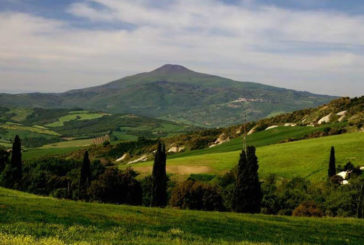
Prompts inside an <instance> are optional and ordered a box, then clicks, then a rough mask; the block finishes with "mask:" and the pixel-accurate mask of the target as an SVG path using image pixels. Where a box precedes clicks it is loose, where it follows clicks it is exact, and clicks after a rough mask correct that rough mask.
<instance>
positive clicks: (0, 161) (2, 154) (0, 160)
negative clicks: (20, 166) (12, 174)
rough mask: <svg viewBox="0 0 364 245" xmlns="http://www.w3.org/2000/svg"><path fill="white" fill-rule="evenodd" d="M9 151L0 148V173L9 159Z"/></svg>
mask: <svg viewBox="0 0 364 245" xmlns="http://www.w3.org/2000/svg"><path fill="white" fill-rule="evenodd" d="M9 155H10V154H9V152H7V151H6V150H5V149H1V148H0V174H1V172H2V171H3V170H4V168H5V165H6V164H7V163H8V161H9Z"/></svg>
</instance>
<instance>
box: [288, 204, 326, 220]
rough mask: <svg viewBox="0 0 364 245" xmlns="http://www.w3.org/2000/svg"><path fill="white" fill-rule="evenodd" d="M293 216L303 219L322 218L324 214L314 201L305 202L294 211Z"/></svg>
mask: <svg viewBox="0 0 364 245" xmlns="http://www.w3.org/2000/svg"><path fill="white" fill-rule="evenodd" d="M292 215H293V216H302V217H303V216H304V217H322V216H323V212H322V211H321V209H320V208H319V207H318V206H317V205H316V203H315V202H314V201H305V202H303V203H301V204H300V205H299V206H298V207H297V208H295V210H293V213H292Z"/></svg>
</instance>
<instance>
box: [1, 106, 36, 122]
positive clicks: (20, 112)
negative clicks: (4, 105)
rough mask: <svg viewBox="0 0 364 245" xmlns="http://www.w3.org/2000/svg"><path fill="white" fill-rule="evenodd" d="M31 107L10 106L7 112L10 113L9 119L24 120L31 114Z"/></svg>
mask: <svg viewBox="0 0 364 245" xmlns="http://www.w3.org/2000/svg"><path fill="white" fill-rule="evenodd" d="M32 112H33V109H29V108H21V107H18V108H11V109H10V111H9V112H7V114H12V115H13V116H12V117H11V120H14V121H16V122H21V121H24V120H25V119H26V118H27V117H28V116H29V115H30V114H32Z"/></svg>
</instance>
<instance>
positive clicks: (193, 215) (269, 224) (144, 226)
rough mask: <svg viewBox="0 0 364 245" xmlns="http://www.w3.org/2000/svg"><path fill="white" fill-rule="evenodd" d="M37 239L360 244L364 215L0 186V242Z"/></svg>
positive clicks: (51, 241)
mask: <svg viewBox="0 0 364 245" xmlns="http://www.w3.org/2000/svg"><path fill="white" fill-rule="evenodd" d="M11 242H13V243H11ZM16 242H18V243H16ZM41 242H42V243H43V244H76V243H77V244H80V243H81V242H82V244H166V245H167V244H333V245H335V244H340V245H341V244H363V243H364V220H359V219H349V218H295V217H284V216H267V215H249V214H236V213H219V212H203V211H187V210H177V209H170V208H166V209H159V208H146V207H133V206H125V205H109V204H96V203H83V202H75V201H66V200H57V199H53V198H48V197H39V196H35V195H32V194H26V193H22V192H18V191H12V190H8V189H4V188H0V244H40V243H41Z"/></svg>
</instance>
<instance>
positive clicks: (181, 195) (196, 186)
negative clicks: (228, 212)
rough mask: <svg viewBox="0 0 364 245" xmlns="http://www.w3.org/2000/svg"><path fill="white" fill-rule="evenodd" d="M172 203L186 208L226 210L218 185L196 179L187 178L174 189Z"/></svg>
mask: <svg viewBox="0 0 364 245" xmlns="http://www.w3.org/2000/svg"><path fill="white" fill-rule="evenodd" d="M170 204H171V205H172V206H174V207H180V208H184V209H196V210H206V211H213V210H216V211H223V210H225V207H224V204H223V199H222V197H221V195H220V193H219V191H218V189H217V187H216V186H212V185H209V184H206V183H202V182H199V181H195V180H186V181H184V182H182V183H180V184H179V185H177V186H176V187H175V188H174V189H173V191H172V194H171V199H170Z"/></svg>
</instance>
